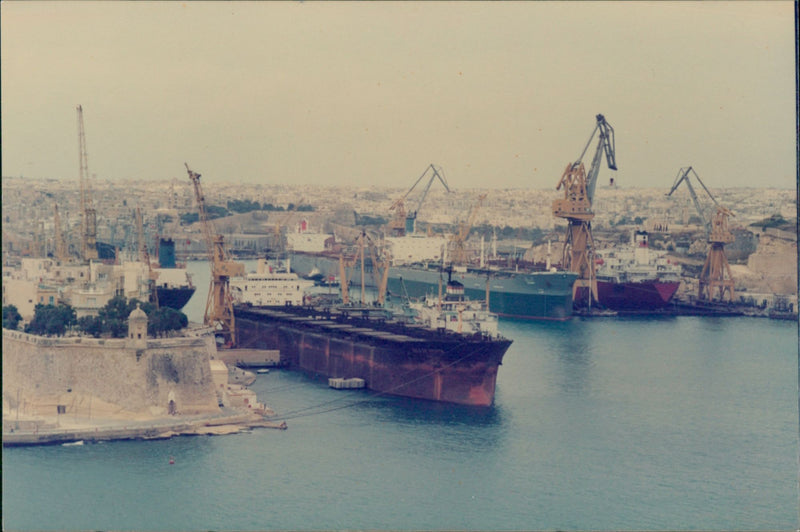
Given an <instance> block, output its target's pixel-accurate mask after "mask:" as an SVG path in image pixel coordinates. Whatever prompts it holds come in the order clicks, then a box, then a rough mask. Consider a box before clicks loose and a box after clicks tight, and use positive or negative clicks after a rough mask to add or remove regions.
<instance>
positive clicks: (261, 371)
mask: <svg viewBox="0 0 800 532" xmlns="http://www.w3.org/2000/svg"><path fill="white" fill-rule="evenodd" d="M256 373H258V374H260V375H264V374H265V373H269V370H268V369H267V368H261V369H257V370H256Z"/></svg>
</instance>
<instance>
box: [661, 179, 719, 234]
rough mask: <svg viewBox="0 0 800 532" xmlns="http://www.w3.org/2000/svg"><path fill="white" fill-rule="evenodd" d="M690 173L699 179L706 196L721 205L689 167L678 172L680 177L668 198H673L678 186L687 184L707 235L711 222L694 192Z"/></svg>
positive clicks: (668, 193)
mask: <svg viewBox="0 0 800 532" xmlns="http://www.w3.org/2000/svg"><path fill="white" fill-rule="evenodd" d="M690 172H691V173H692V174H693V175H694V177H695V179H697V182H698V183H700V186H702V187H703V190H705V191H706V194H708V197H709V198H711V201H713V202H714V205H719V203H717V200H716V199H715V198H714V196H713V194H711V191H710V190H708V187H706V185H705V184H704V183H703V180H702V179H700V176H699V175H697V172H695V171H694V168H692V167H691V166H687V167H685V168H681V169H680V170H678V175H677V176H676V177H675V183H673V185H672V188H671V189H670V191H669V192H667V196H671V195H672V193H673V192H675V190H677V188H678V186H679V185H680V184H681V183H686V188H688V189H689V195H690V196H691V198H692V203H694V208H695V209H697V214H698V215H699V216H700V220H701V221H702V222H703V226H704V227H705V228H706V233H710V232H711V221H710V220H708V217H707V216H706V215H705V212H704V211H703V208H702V207H701V206H700V200H699V199H698V197H697V193H696V192H695V191H694V187H693V186H692V182H691V180H689V173H690Z"/></svg>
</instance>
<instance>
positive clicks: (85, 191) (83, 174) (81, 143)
mask: <svg viewBox="0 0 800 532" xmlns="http://www.w3.org/2000/svg"><path fill="white" fill-rule="evenodd" d="M77 111H78V157H79V166H80V173H79V177H78V179H79V181H80V189H81V213H82V215H83V227H82V231H81V253H82V258H83V260H87V261H88V260H92V259H96V258H97V257H98V254H97V211H96V210H95V209H94V206H93V204H92V186H91V182H90V181H89V156H88V154H87V153H86V130H85V129H84V126H83V107H81V106H80V105H79V106H78V107H77Z"/></svg>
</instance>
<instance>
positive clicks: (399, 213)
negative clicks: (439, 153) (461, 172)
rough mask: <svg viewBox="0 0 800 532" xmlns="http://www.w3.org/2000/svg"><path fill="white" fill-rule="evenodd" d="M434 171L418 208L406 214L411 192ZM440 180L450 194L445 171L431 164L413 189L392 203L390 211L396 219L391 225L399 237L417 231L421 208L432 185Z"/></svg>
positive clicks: (421, 195)
mask: <svg viewBox="0 0 800 532" xmlns="http://www.w3.org/2000/svg"><path fill="white" fill-rule="evenodd" d="M429 170H430V171H432V172H433V173H432V175H431V177H430V179H428V183H427V184H426V185H425V189H424V190H423V191H422V194H420V198H419V201H418V202H417V208H416V209H414V210H413V211H410V212H406V209H405V201H406V199H407V198H408V196H409V195H410V194H411V192H413V191H414V189H415V188H416V187H417V185H418V184H419V183H420V181H422V178H423V177H425V176H426V175H427V174H428V171H429ZM437 178H438V179H439V182H440V183H442V185H443V186H444V189H445V190H446V191H447V192H450V187H449V186H447V180H446V179H445V177H444V171H443V170H442V169H441V168H437V167H436V166H435V165H434V164H433V163H431V164H429V165H428V166H427V168H425V171H424V172H422V175H420V176H419V177H418V178H417V180H416V181H415V182H414V184H413V185H411V188H409V189H408V191H407V192H406V193H405V194H404V195H403V196H402V197H400V198H398V199H397V200H395V201H394V202H393V203H392V206H391V207H389V210H393V211H395V218H394V220H393V221H392V223H390V227H391V229H392V232H393V233H394V234H396V235H397V236H402V235H403V234H406V233H413V232H414V231H415V230H416V223H417V213H418V212H419V210H420V208H422V203H423V202H424V201H425V198H426V197H427V196H428V191H429V190H430V189H431V185H433V182H434V181H435V180H436V179H437Z"/></svg>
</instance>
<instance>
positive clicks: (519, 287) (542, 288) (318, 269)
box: [291, 252, 578, 320]
mask: <svg viewBox="0 0 800 532" xmlns="http://www.w3.org/2000/svg"><path fill="white" fill-rule="evenodd" d="M291 257H292V270H293V271H295V272H297V273H298V274H300V275H303V276H306V275H309V274H312V273H318V274H321V275H323V276H325V277H335V276H337V275H338V271H339V264H338V258H336V257H335V256H333V255H331V254H326V253H324V252H321V253H310V252H294V253H292V254H291ZM354 270H355V271H354V272H353V274H352V275H353V276H352V278H351V279H350V282H351V283H352V284H353V285H358V284H360V283H361V272H360V270H359V268H354ZM446 277H447V275H446V273H444V272H443V271H442V268H441V267H440V266H439V264H436V263H433V262H431V263H427V264H426V263H418V264H406V265H401V266H392V267H390V268H389V280H388V290H389V293H390V294H392V295H395V296H406V295H407V296H410V297H423V296H425V295H431V294H434V293H436V292H437V291H438V289H439V285H440V281H441V280H442V279H443V278H444V279H445V280H444V282H443V283H442V284H445V283H446V282H447V280H446ZM577 278H578V275H577V274H575V273H572V272H563V271H524V270H519V271H515V270H508V269H493V268H471V267H470V268H464V269H462V270H461V271H456V270H454V271H453V274H452V279H453V280H454V281H458V282H459V283H461V284H463V285H464V293H465V295H466V296H467V297H469V298H471V299H485V298H486V295H487V283H488V294H489V297H488V300H489V310H490V311H491V312H493V313H495V314H497V315H499V316H502V317H511V318H524V319H540V320H566V319H569V318H570V317H571V316H572V285H573V283H574V282H575V280H576V279H577ZM364 281H365V285H366V286H375V284H376V282H375V276H374V275H373V274H372V266H371V264H370V263H369V261H367V264H366V265H365V279H364Z"/></svg>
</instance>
